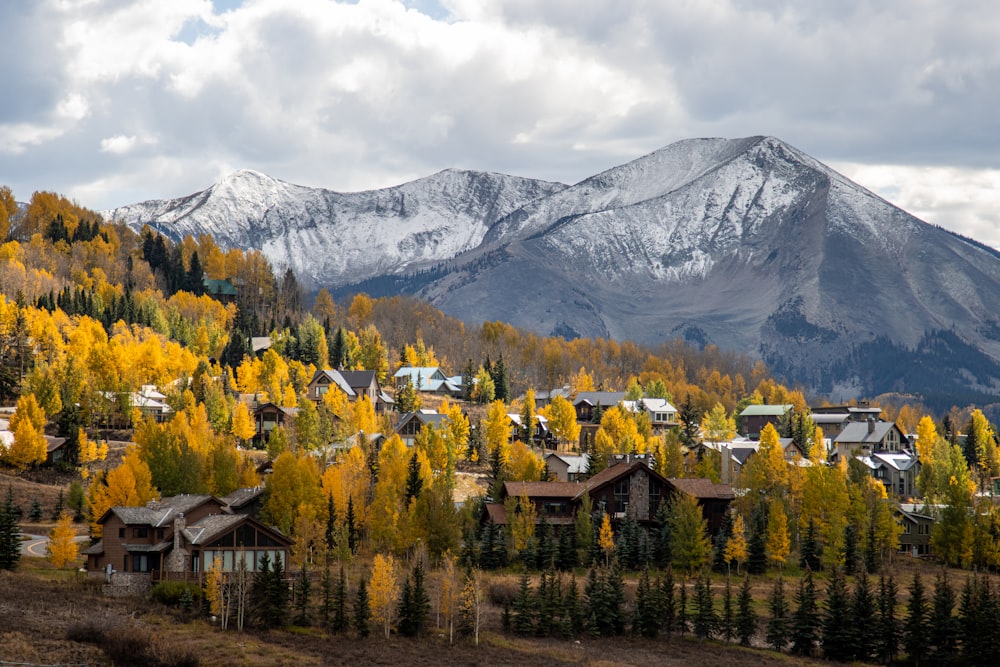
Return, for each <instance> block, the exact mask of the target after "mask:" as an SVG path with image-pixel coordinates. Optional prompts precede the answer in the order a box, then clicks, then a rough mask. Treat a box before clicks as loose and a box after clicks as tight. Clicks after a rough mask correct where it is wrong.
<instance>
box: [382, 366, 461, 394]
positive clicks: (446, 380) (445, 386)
mask: <svg viewBox="0 0 1000 667" xmlns="http://www.w3.org/2000/svg"><path fill="white" fill-rule="evenodd" d="M392 377H393V380H395V382H396V390H397V391H398V390H399V389H402V388H403V386H405V385H406V383H407V382H409V383H410V384H411V385H413V388H414V389H416V390H417V391H419V392H423V393H426V394H435V395H438V396H461V395H462V376H461V375H459V376H456V377H448V376H446V375H445V374H444V372H443V371H442V370H441V369H440V368H438V367H437V366H404V367H402V368H400V369H399V370H398V371H396V374H395V375H393V376H392Z"/></svg>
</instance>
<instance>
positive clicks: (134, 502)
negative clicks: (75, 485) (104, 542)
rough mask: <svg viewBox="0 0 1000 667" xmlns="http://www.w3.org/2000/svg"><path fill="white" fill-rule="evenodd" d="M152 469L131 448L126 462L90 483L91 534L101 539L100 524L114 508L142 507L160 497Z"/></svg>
mask: <svg viewBox="0 0 1000 667" xmlns="http://www.w3.org/2000/svg"><path fill="white" fill-rule="evenodd" d="M156 496H157V493H156V489H155V488H153V484H152V475H151V474H150V472H149V466H147V465H146V463H145V462H144V461H143V460H142V458H141V457H140V456H139V454H138V452H137V451H136V450H135V448H131V447H130V448H129V450H128V452H127V453H126V454H125V456H123V457H122V462H121V463H120V464H118V466H117V467H115V468H112V469H111V470H109V471H108V472H107V473H106V474H104V475H101V476H99V477H97V478H95V479H94V480H93V481H92V482H91V483H90V488H89V493H88V500H89V505H90V534H91V536H92V537H95V538H100V537H102V534H103V529H104V526H102V525H101V524H99V523H98V522H97V521H98V519H100V518H101V517H102V516H104V513H105V512H107V511H108V510H109V509H111V508H112V507H140V506H142V505H145V504H146V503H148V502H149V501H150V500H153V499H154V498H156Z"/></svg>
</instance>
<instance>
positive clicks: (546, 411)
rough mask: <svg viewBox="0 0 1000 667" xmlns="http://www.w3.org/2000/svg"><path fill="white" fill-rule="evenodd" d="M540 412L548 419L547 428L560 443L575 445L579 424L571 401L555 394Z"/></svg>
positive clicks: (578, 437)
mask: <svg viewBox="0 0 1000 667" xmlns="http://www.w3.org/2000/svg"><path fill="white" fill-rule="evenodd" d="M540 412H541V414H542V415H544V416H545V418H546V419H548V420H549V430H550V431H551V432H552V435H553V436H555V438H556V441H557V442H558V443H559V444H560V445H576V443H577V442H578V441H579V439H580V425H579V424H578V423H577V421H576V410H574V409H573V404H572V403H570V402H569V401H567V400H566V399H565V398H563V397H562V396H559V395H556V396H555V397H554V398H553V399H552V400H551V401H550V402H549V404H548V405H547V406H545V407H544V408H542V409H541V411H540Z"/></svg>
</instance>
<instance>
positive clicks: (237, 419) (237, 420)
mask: <svg viewBox="0 0 1000 667" xmlns="http://www.w3.org/2000/svg"><path fill="white" fill-rule="evenodd" d="M229 432H230V433H232V435H233V437H234V438H236V439H237V441H239V442H241V443H246V442H247V441H248V440H250V438H252V437H254V435H255V434H256V433H257V428H256V427H255V426H254V422H253V417H251V416H250V408H248V407H247V404H246V403H244V402H243V401H238V402H237V403H236V407H235V408H233V418H232V424H231V425H230V427H229Z"/></svg>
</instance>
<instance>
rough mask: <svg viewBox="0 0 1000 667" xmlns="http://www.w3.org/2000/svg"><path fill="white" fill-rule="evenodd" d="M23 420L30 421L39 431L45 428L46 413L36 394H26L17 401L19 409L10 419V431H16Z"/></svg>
mask: <svg viewBox="0 0 1000 667" xmlns="http://www.w3.org/2000/svg"><path fill="white" fill-rule="evenodd" d="M23 420H28V421H30V422H31V423H32V424H33V425H34V426H35V429H36V430H37V431H42V430H44V428H45V411H44V410H42V407H41V406H40V405H39V404H38V401H37V400H36V399H35V395H34V394H24V395H23V396H21V397H20V398H19V399H17V408H16V410H15V412H14V414H13V415H11V417H10V424H9V426H10V430H12V431H13V430H15V429H16V428H17V425H18V424H20V423H21V421H23Z"/></svg>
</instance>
